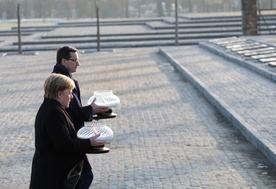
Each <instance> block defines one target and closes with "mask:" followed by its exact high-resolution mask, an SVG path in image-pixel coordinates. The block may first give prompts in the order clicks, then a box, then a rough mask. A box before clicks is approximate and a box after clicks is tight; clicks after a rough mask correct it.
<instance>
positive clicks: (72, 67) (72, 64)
mask: <svg viewBox="0 0 276 189" xmlns="http://www.w3.org/2000/svg"><path fill="white" fill-rule="evenodd" d="M70 55H71V58H70V59H68V60H66V59H63V61H62V65H63V66H64V67H65V68H66V69H67V70H68V72H69V73H74V72H76V71H77V67H78V66H79V65H80V62H79V55H78V53H77V52H70Z"/></svg>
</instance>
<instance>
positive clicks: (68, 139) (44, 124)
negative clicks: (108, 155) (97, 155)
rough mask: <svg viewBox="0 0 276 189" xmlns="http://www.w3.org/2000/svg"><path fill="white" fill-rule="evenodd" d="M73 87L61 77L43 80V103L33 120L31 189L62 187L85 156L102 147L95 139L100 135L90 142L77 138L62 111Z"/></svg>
mask: <svg viewBox="0 0 276 189" xmlns="http://www.w3.org/2000/svg"><path fill="white" fill-rule="evenodd" d="M74 88H75V84H74V82H73V81H72V79H70V78H69V77H67V76H64V75H61V74H51V75H50V76H48V77H47V78H46V80H45V84H44V101H43V103H42V105H41V106H40V108H39V110H38V113H37V115H36V119H35V153H34V157H33V162H32V173H31V182H30V188H31V189H36V188H39V189H43V188H45V189H46V188H47V189H49V188H51V189H55V188H64V186H63V184H64V183H63V182H64V181H65V180H66V177H67V175H68V173H69V172H70V170H71V169H72V168H73V167H74V166H75V165H77V164H78V163H80V162H82V161H83V159H84V157H85V153H86V152H89V151H90V150H91V148H93V147H94V146H101V145H104V141H98V140H96V138H97V137H99V134H97V135H96V136H94V137H92V138H90V139H78V138H77V135H76V131H75V129H74V125H73V123H72V120H71V118H70V116H69V115H68V114H67V112H66V111H65V108H68V107H69V103H70V101H71V99H72V98H73V96H72V90H73V89H74ZM76 188H77V187H76Z"/></svg>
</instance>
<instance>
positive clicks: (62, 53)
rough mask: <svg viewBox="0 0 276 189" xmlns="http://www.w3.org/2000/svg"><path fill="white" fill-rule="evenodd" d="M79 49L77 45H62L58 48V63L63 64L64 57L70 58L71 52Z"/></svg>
mask: <svg viewBox="0 0 276 189" xmlns="http://www.w3.org/2000/svg"><path fill="white" fill-rule="evenodd" d="M77 51H78V50H77V49H76V48H75V47H71V46H63V47H60V48H58V50H57V57H56V58H57V59H56V61H57V63H58V64H61V60H62V59H63V58H65V59H67V60H68V59H70V58H71V56H70V52H77Z"/></svg>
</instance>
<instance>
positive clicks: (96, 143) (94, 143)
mask: <svg viewBox="0 0 276 189" xmlns="http://www.w3.org/2000/svg"><path fill="white" fill-rule="evenodd" d="M100 135H101V134H100V133H98V134H96V135H95V136H93V137H91V138H89V139H90V145H91V146H102V145H104V144H105V141H104V140H97V138H98V137H99V136H100Z"/></svg>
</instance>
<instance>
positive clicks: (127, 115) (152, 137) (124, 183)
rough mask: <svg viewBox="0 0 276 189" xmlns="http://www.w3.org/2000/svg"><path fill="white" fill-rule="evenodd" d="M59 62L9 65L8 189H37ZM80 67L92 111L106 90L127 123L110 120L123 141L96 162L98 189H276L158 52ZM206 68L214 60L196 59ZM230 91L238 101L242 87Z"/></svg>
mask: <svg viewBox="0 0 276 189" xmlns="http://www.w3.org/2000/svg"><path fill="white" fill-rule="evenodd" d="M170 49H171V50H175V51H176V52H179V51H178V50H177V49H175V48H170ZM179 49H182V48H179ZM182 53H185V51H182ZM190 54H192V51H190ZM183 55H184V54H181V55H179V56H178V58H180V57H182V56H183ZM54 57H55V52H54V51H49V52H39V54H38V55H36V56H32V55H8V56H2V57H0V59H1V67H2V69H1V71H0V72H1V74H0V77H1V88H2V90H1V93H0V96H1V99H2V100H1V104H0V105H1V112H0V115H1V124H0V133H1V137H0V162H1V163H0V188H3V189H14V188H28V184H29V176H30V169H31V160H32V156H33V152H34V129H33V125H34V118H35V114H36V111H37V109H38V107H39V105H40V104H41V102H42V99H43V82H44V79H45V77H46V76H47V75H48V74H49V73H50V72H51V69H52V66H53V64H54ZM80 60H81V66H80V67H79V68H78V72H77V73H76V74H75V75H74V76H75V78H76V79H78V80H79V82H80V85H81V89H82V99H83V103H84V104H85V103H86V101H87V100H88V98H89V97H90V95H91V94H92V93H93V91H95V90H101V89H112V90H113V92H114V93H115V94H117V95H118V96H119V97H120V99H121V104H120V106H119V107H117V108H116V109H115V112H116V113H117V114H118V116H117V117H116V118H115V119H110V120H102V121H103V122H104V123H106V124H107V125H108V126H109V127H110V128H112V130H113V131H114V139H113V140H112V142H111V143H110V144H108V145H107V146H109V147H110V149H111V151H110V152H109V153H108V154H104V155H88V157H89V160H90V162H91V164H92V166H93V171H94V174H95V178H94V182H93V184H92V186H91V188H97V189H106V188H118V189H122V188H128V189H130V188H166V189H167V188H243V189H244V188H248V189H249V188H262V189H272V188H275V186H276V179H275V169H274V168H273V166H272V165H271V164H270V163H269V162H268V161H267V159H266V158H265V157H264V156H263V155H262V154H260V153H259V152H258V151H256V150H255V148H253V146H252V145H251V144H249V143H248V142H247V141H246V140H245V139H244V138H243V137H242V136H241V134H240V132H239V131H238V130H237V129H236V128H235V127H233V126H232V125H231V123H230V122H229V121H227V120H226V119H225V118H224V116H222V114H221V113H220V112H219V111H218V110H217V109H216V108H215V107H214V106H213V105H211V104H210V103H209V102H208V101H207V100H206V99H205V97H204V96H203V95H202V94H201V93H199V92H198V91H197V90H196V89H195V88H194V86H193V85H192V84H191V83H189V82H188V81H187V80H186V79H185V78H183V77H182V75H180V74H178V72H176V71H175V69H174V68H173V67H172V66H171V65H170V63H169V62H168V61H167V60H166V59H164V58H163V57H162V56H160V54H159V53H158V48H143V49H116V50H114V51H113V52H100V53H86V54H80ZM200 61H206V60H204V59H201V58H200V57H198V58H195V59H194V62H195V63H199V62H200ZM217 67H218V68H219V66H217ZM205 69H206V70H208V67H205ZM229 71H230V72H232V71H231V70H229ZM210 74H211V75H212V74H216V75H221V73H220V71H219V70H217V72H211V73H209V75H210ZM205 75H206V77H207V76H208V74H205ZM230 76H231V75H230ZM230 76H227V75H225V80H227V78H228V77H230ZM226 86H228V87H229V89H227V90H229V91H230V90H231V88H233V87H234V86H235V84H234V83H232V84H231V83H228V84H227V85H225V86H224V88H225V89H226V88H227V87H226ZM214 87H215V85H214ZM221 87H223V86H221V85H219V84H217V88H218V89H219V88H221ZM252 88H253V89H254V90H256V91H258V89H256V88H255V87H254V86H252ZM253 89H252V90H253ZM269 94H270V93H269ZM269 94H267V95H269ZM229 98H233V97H231V95H230V94H229ZM234 105H236V106H240V105H239V104H234ZM87 125H89V123H87Z"/></svg>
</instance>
